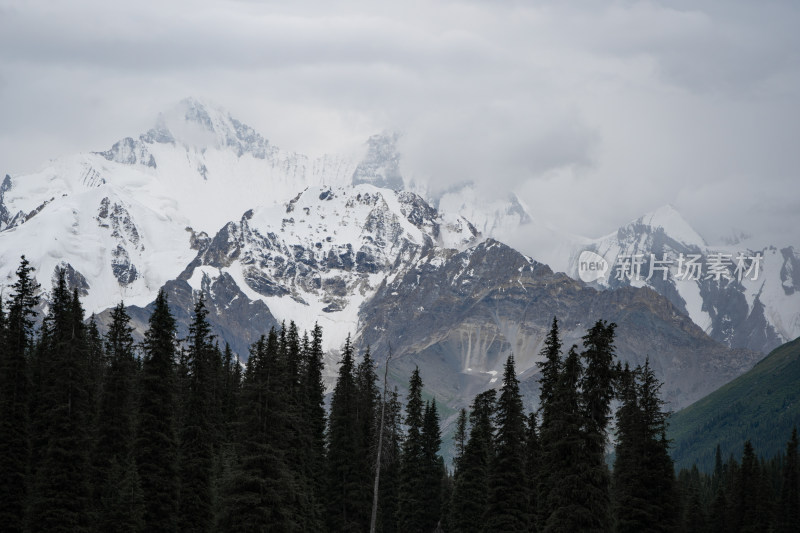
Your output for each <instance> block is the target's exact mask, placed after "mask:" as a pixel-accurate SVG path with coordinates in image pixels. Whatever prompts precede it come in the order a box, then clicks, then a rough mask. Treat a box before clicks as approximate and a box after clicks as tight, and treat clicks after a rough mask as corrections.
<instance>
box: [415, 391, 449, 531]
mask: <svg viewBox="0 0 800 533" xmlns="http://www.w3.org/2000/svg"><path fill="white" fill-rule="evenodd" d="M422 418H423V422H422V468H423V470H422V486H421V489H422V493H421V495H420V496H421V505H420V512H421V516H420V517H419V518H420V522H421V524H422V531H433V530H434V529H435V528H436V526H437V524H438V523H439V518H440V513H441V511H442V477H443V476H445V474H446V471H445V468H444V462H443V460H442V458H441V456H439V448H440V447H441V445H442V434H441V430H440V429H439V413H438V411H437V409H436V400H432V401H431V402H425V412H424V414H423V417H422Z"/></svg>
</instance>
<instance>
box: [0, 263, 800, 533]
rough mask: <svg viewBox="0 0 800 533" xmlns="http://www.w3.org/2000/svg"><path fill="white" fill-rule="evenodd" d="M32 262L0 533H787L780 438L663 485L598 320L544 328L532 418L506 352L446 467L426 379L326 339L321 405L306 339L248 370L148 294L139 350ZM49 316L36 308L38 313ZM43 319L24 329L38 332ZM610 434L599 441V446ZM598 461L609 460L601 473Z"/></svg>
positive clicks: (118, 326)
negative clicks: (44, 285)
mask: <svg viewBox="0 0 800 533" xmlns="http://www.w3.org/2000/svg"><path fill="white" fill-rule="evenodd" d="M38 293H39V291H38V285H37V283H36V281H35V276H34V273H33V271H32V268H31V267H30V265H29V264H28V263H27V261H26V260H25V259H24V257H23V259H22V262H21V264H20V266H19V268H18V270H17V278H16V281H15V283H14V284H13V286H12V290H11V294H10V295H7V296H6V298H5V300H4V301H2V302H1V303H2V309H1V310H0V332H1V333H2V334H1V335H0V357H1V358H0V524H2V530H3V531H30V532H40V531H64V532H90V531H91V532H105V531H118V532H120V533H122V532H158V531H164V532H178V531H180V532H211V531H242V532H245V531H247V532H251V531H276V532H283V531H309V532H319V531H354V532H363V531H381V532H387V533H388V532H433V531H452V532H482V531H497V532H505V531H509V532H517V531H519V532H522V531H549V532H557V531H567V532H570V533H573V532H577V531H620V532H622V531H699V532H715V531H770V530H774V531H795V530H796V528H797V527H798V524H800V514H799V511H798V508H799V507H800V496H799V495H798V494H799V493H800V489H799V487H798V486H799V485H800V473H799V472H800V467H799V466H798V437H797V433H796V431H795V432H793V433H792V435H791V436H789V435H787V439H788V443H787V447H786V452H785V454H781V455H780V456H778V457H772V458H763V457H759V456H758V451H757V450H754V449H753V447H752V446H751V445H750V444H749V442H748V443H744V444H743V450H742V455H741V457H740V458H738V459H737V458H735V457H728V458H722V457H720V454H719V451H718V452H717V459H716V465H715V468H714V471H713V472H711V473H701V472H699V471H698V470H697V468H693V469H692V470H682V471H681V472H680V473H678V474H677V475H676V473H675V471H674V466H673V462H672V459H671V458H670V455H669V442H668V441H667V438H666V424H667V414H668V413H667V412H666V411H665V409H664V405H663V403H662V401H661V400H660V398H659V388H660V383H659V381H658V379H657V377H656V376H655V374H654V372H653V369H652V368H651V367H650V365H649V363H647V362H646V363H645V364H644V366H637V367H635V368H630V367H629V366H628V365H622V364H621V363H620V362H619V361H617V360H616V359H615V355H614V334H615V329H616V325H615V324H613V323H611V324H609V323H606V322H605V321H602V320H601V321H598V322H597V323H596V324H594V325H593V326H592V327H591V328H590V329H589V330H588V331H587V332H586V335H585V336H584V337H583V343H582V346H581V347H578V346H572V347H570V348H568V349H566V350H565V349H564V347H563V346H562V344H561V340H560V336H559V330H558V321H557V320H556V319H553V322H552V328H551V330H550V332H549V334H548V336H547V338H546V341H545V345H544V348H543V350H542V354H541V355H542V362H541V363H540V370H541V379H540V386H541V392H540V398H539V406H540V407H539V409H538V411H536V412H533V413H526V412H525V410H524V408H523V401H522V400H523V399H522V396H521V393H520V388H519V382H518V379H517V374H516V371H515V365H514V358H513V356H511V357H509V358H508V360H507V361H506V363H505V368H504V374H503V382H502V387H501V388H499V389H498V390H494V389H490V390H488V391H486V392H482V393H480V394H478V395H477V396H476V397H475V399H474V401H473V402H472V404H471V406H470V408H469V409H462V410H461V411H460V413H459V415H458V418H457V421H456V424H455V432H454V438H453V440H454V447H455V450H454V457H453V460H452V462H450V461H445V460H444V458H443V454H442V449H441V447H442V428H441V420H440V418H439V408H438V407H437V403H436V400H435V399H433V398H430V397H429V395H427V397H428V399H426V395H425V394H423V393H424V376H423V375H421V374H420V372H419V370H416V371H414V372H413V373H412V375H411V376H409V377H408V389H407V393H406V394H405V396H404V397H402V396H401V394H400V393H399V392H398V390H397V389H394V390H386V388H385V381H384V379H382V378H381V377H379V376H378V374H377V368H378V366H377V365H376V362H375V359H374V358H373V354H370V352H369V349H367V350H365V351H364V352H363V353H356V350H355V348H354V347H353V345H352V344H351V342H350V340H349V339H348V341H347V342H346V343H345V345H344V346H343V347H342V353H341V360H340V361H339V366H338V376H337V379H336V382H335V386H334V388H333V391H332V393H331V396H330V404H329V406H328V407H327V408H326V407H325V396H326V391H325V387H324V385H323V380H322V376H323V366H322V365H323V350H322V334H323V332H322V330H321V328H320V327H315V328H314V329H313V331H310V332H300V331H298V329H297V327H296V326H295V324H294V323H292V322H290V323H289V324H284V325H282V326H281V328H280V329H272V330H271V331H269V332H264V335H263V336H262V337H261V338H260V339H259V340H258V341H257V342H256V343H255V344H253V346H252V347H251V348H250V353H249V354H248V357H247V362H246V364H244V365H243V364H242V363H241V362H240V359H239V357H238V356H237V355H236V354H234V353H232V351H231V350H230V348H228V347H227V346H220V344H219V343H218V342H217V340H216V339H215V338H214V337H213V336H212V334H211V327H210V325H209V323H208V321H207V320H206V315H207V311H206V309H205V304H204V302H203V299H202V298H200V299H198V300H197V302H196V305H195V309H194V316H193V321H192V323H191V327H190V329H189V335H188V336H187V338H185V339H178V338H177V336H176V323H175V320H174V318H173V317H172V315H171V313H170V309H169V307H168V302H167V298H166V296H165V294H164V293H163V292H161V293H160V294H159V295H158V298H157V299H156V302H155V308H154V311H153V313H152V315H151V317H150V320H149V328H148V329H147V331H146V332H145V334H144V340H143V341H142V342H141V343H135V342H134V339H133V335H132V328H131V326H130V324H129V321H130V319H129V317H128V315H127V314H126V311H125V308H124V306H123V305H122V304H120V305H119V306H118V307H116V308H115V309H114V311H113V314H112V321H111V324H110V326H109V328H108V330H107V332H106V333H105V334H104V335H101V334H100V333H99V331H98V328H97V325H96V324H95V321H94V318H93V317H90V318H89V319H88V320H87V319H86V317H85V316H84V314H85V313H84V310H83V309H82V307H81V302H80V299H79V297H78V294H77V292H73V291H70V290H69V288H68V285H67V282H66V280H65V275H64V273H63V272H62V273H61V274H60V275H59V276H58V279H57V283H56V284H55V286H54V290H53V291H52V294H51V300H50V301H49V302H40V301H39V299H38V297H37V294H38ZM41 303H46V304H47V305H46V306H45V309H46V313H45V315H44V316H41V317H39V316H37V309H40V308H41V306H40V304H41ZM37 324H40V325H37ZM610 443H613V446H612V445H611V444H610ZM609 457H613V459H612V460H609Z"/></svg>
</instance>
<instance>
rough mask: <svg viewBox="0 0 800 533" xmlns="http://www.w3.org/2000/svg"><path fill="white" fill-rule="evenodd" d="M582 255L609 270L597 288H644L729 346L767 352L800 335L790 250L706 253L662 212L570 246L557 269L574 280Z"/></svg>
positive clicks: (734, 248) (737, 248) (795, 257)
mask: <svg viewBox="0 0 800 533" xmlns="http://www.w3.org/2000/svg"><path fill="white" fill-rule="evenodd" d="M586 250H589V251H592V252H595V253H597V254H598V255H599V256H601V257H602V258H603V259H604V260H605V261H606V262H607V263H608V271H607V272H606V275H605V276H603V277H601V278H599V279H597V281H596V282H595V283H596V284H597V285H598V286H599V287H601V288H611V289H614V288H618V287H621V286H628V285H630V286H635V287H641V286H649V287H651V288H653V289H654V290H656V291H657V292H659V293H660V294H662V295H664V296H665V297H667V298H668V299H669V300H670V301H671V302H672V303H673V304H674V305H675V306H676V307H677V308H678V309H680V310H681V311H683V312H684V313H686V314H687V315H688V316H690V317H691V318H692V320H693V321H694V322H695V323H696V324H697V325H698V326H700V327H701V328H702V329H703V330H704V331H705V332H706V333H708V334H709V335H710V336H711V337H712V338H714V339H716V340H718V341H719V342H722V343H724V344H726V345H727V346H730V347H736V348H748V349H752V350H757V351H760V352H762V353H766V352H769V351H770V350H772V349H773V348H775V347H776V346H778V345H780V344H782V343H784V342H787V341H789V340H791V339H794V338H796V337H798V336H800V295H798V293H797V287H798V281H800V279H798V277H797V274H795V273H796V272H797V265H798V262H799V261H800V253H798V252H796V251H795V250H794V248H793V247H791V246H789V247H785V248H781V249H778V248H776V247H753V246H748V242H747V241H742V242H736V243H732V244H726V245H721V246H709V245H708V244H706V242H705V240H704V239H703V238H702V237H701V236H700V235H699V234H698V233H697V232H696V231H695V230H694V229H693V228H692V227H691V226H690V225H689V224H688V223H687V222H686V220H685V219H684V218H683V217H682V216H681V215H680V213H678V211H677V210H675V209H674V208H673V207H672V206H664V207H662V208H660V209H658V210H656V211H654V212H652V213H649V214H647V215H644V216H642V217H640V218H638V219H637V220H635V221H633V222H631V223H629V224H627V225H625V226H622V227H621V228H619V229H618V230H617V231H616V232H614V233H612V234H610V235H607V236H605V237H602V238H600V239H596V240H594V241H589V242H582V243H576V244H575V245H573V251H572V253H571V254H570V257H569V261H568V262H567V263H566V264H564V265H560V266H561V267H563V268H564V270H565V271H566V272H567V273H569V274H570V275H571V276H573V277H575V278H578V277H579V276H580V271H579V269H580V267H581V265H580V257H581V255H580V254H581V253H582V252H584V251H586ZM651 268H652V273H651ZM637 269H638V270H637Z"/></svg>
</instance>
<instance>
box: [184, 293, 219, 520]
mask: <svg viewBox="0 0 800 533" xmlns="http://www.w3.org/2000/svg"><path fill="white" fill-rule="evenodd" d="M207 314H208V311H207V310H206V308H205V302H204V300H203V296H202V294H201V296H200V298H198V300H197V303H196V304H195V308H194V319H193V321H192V323H191V324H190V326H189V339H188V350H187V355H188V368H189V390H188V398H187V401H186V410H185V412H184V420H183V424H182V433H181V436H180V453H179V462H178V472H179V476H180V499H179V514H178V526H179V529H180V530H181V531H184V532H187V533H188V532H202V531H210V529H211V526H212V525H213V514H212V510H213V505H214V496H213V490H212V474H213V468H214V436H213V431H214V427H213V396H212V393H213V387H214V375H213V370H214V367H213V359H212V357H213V346H212V344H211V327H210V325H209V324H208V321H207V320H206V315H207Z"/></svg>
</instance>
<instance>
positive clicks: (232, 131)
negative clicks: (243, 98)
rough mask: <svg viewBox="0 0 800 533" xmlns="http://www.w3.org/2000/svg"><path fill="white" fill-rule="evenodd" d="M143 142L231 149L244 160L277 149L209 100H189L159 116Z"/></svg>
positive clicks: (185, 99)
mask: <svg viewBox="0 0 800 533" xmlns="http://www.w3.org/2000/svg"><path fill="white" fill-rule="evenodd" d="M142 140H143V141H145V142H149V143H178V144H182V145H184V146H186V147H189V148H197V149H200V150H202V149H205V148H228V149H232V150H233V151H234V152H236V154H237V155H238V156H239V157H241V156H242V155H244V154H245V153H250V154H251V155H252V156H253V157H256V158H258V159H264V158H265V157H266V156H267V155H268V154H269V153H270V152H271V151H273V150H274V147H272V146H271V145H270V144H269V141H267V140H266V139H265V138H264V137H262V136H261V135H260V134H259V133H258V132H256V131H255V130H254V129H253V128H251V127H250V126H248V125H247V124H244V123H242V122H240V121H238V120H236V119H235V118H233V117H232V116H231V115H230V113H228V112H227V111H226V110H225V109H223V108H222V107H221V106H218V105H216V104H214V103H212V102H210V101H208V100H205V99H202V98H197V97H187V98H184V99H183V100H181V101H180V102H178V103H177V104H176V105H175V106H174V107H173V108H172V109H170V110H168V111H166V112H163V113H161V114H159V116H158V119H157V121H156V125H155V127H154V128H152V129H151V130H150V131H148V132H147V133H146V134H145V135H143V136H142Z"/></svg>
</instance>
